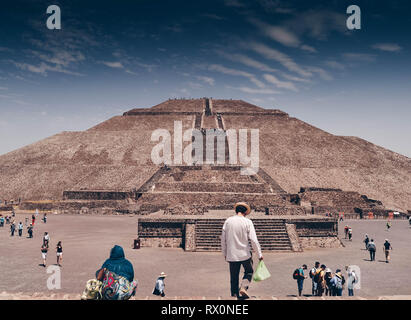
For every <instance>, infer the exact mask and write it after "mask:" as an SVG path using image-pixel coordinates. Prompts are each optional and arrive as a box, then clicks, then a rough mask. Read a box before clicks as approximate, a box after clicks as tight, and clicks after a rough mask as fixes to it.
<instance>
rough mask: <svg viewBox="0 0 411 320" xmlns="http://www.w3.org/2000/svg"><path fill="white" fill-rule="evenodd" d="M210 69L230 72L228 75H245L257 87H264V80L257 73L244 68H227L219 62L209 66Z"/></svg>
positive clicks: (224, 72)
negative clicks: (259, 78)
mask: <svg viewBox="0 0 411 320" xmlns="http://www.w3.org/2000/svg"><path fill="white" fill-rule="evenodd" d="M208 69H209V70H210V71H216V72H220V73H223V74H228V75H232V76H240V77H245V78H247V79H249V80H250V81H251V82H252V83H254V84H255V85H256V86H257V87H259V88H264V87H265V85H264V83H263V82H262V81H260V80H258V79H257V78H256V77H255V75H253V74H251V73H248V72H245V71H242V70H237V69H231V68H227V67H224V66H222V65H219V64H212V65H210V66H209V67H208Z"/></svg>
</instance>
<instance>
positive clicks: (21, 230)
mask: <svg viewBox="0 0 411 320" xmlns="http://www.w3.org/2000/svg"><path fill="white" fill-rule="evenodd" d="M18 230H19V237H21V235H22V234H23V223H22V222H21V221H20V222H19V225H18Z"/></svg>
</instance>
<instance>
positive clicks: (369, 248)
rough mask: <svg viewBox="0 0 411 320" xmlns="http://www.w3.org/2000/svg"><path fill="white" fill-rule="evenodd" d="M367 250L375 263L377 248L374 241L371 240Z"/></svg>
mask: <svg viewBox="0 0 411 320" xmlns="http://www.w3.org/2000/svg"><path fill="white" fill-rule="evenodd" d="M367 249H368V251H369V252H370V260H371V261H375V250H376V249H377V247H376V246H375V243H374V239H371V241H370V242H369V243H368V247H367Z"/></svg>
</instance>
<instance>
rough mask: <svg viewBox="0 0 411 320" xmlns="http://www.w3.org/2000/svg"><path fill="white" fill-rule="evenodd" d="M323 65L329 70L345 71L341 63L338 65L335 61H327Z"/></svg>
mask: <svg viewBox="0 0 411 320" xmlns="http://www.w3.org/2000/svg"><path fill="white" fill-rule="evenodd" d="M325 65H326V66H328V67H330V68H333V69H336V70H344V69H345V66H344V65H343V64H342V63H340V62H338V61H335V60H327V61H325Z"/></svg>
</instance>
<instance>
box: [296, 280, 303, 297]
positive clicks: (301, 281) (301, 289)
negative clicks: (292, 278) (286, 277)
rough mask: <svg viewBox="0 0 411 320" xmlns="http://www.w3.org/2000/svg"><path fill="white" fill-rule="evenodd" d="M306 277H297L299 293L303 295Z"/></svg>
mask: <svg viewBox="0 0 411 320" xmlns="http://www.w3.org/2000/svg"><path fill="white" fill-rule="evenodd" d="M303 287H304V279H297V288H298V295H299V296H301V294H302V293H303Z"/></svg>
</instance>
